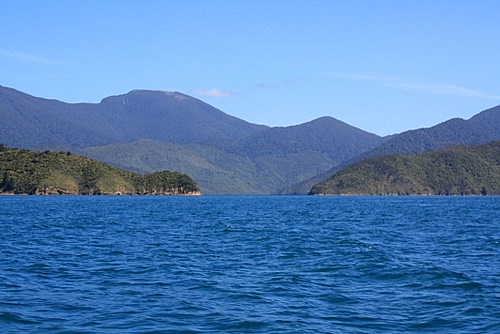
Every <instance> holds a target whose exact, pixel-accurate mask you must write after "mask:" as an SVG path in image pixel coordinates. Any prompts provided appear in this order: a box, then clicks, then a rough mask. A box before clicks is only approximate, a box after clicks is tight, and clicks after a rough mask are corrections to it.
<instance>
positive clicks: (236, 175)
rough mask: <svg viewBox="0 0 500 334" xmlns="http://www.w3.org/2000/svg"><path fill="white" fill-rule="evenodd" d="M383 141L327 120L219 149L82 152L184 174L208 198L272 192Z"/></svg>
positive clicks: (155, 146)
mask: <svg viewBox="0 0 500 334" xmlns="http://www.w3.org/2000/svg"><path fill="white" fill-rule="evenodd" d="M382 141H383V139H382V138H380V137H378V136H376V135H374V134H370V133H367V132H365V131H362V130H359V129H357V128H354V127H352V126H350V125H347V124H345V123H343V122H340V121H338V120H335V119H334V118H331V117H323V118H320V119H317V120H314V121H311V122H308V123H305V124H302V125H298V126H291V127H283V128H268V129H265V130H263V131H260V132H258V133H256V134H253V135H250V136H247V137H244V138H242V139H240V140H235V141H233V142H228V141H225V142H223V143H219V144H218V145H214V144H213V143H211V144H210V145H204V144H200V143H190V144H182V143H181V144H176V143H166V142H160V141H156V140H149V139H142V140H139V141H136V142H132V143H115V144H110V145H105V146H98V147H88V148H85V149H83V150H80V151H78V153H81V154H84V155H86V156H89V157H92V158H94V159H97V160H101V161H105V162H107V163H110V164H112V165H115V166H119V167H121V168H125V169H127V170H132V171H137V172H151V171H154V170H157V169H159V168H164V169H169V170H181V171H183V172H185V173H187V174H189V175H191V176H192V177H193V178H194V179H195V180H196V183H197V184H198V185H199V186H200V188H201V189H202V190H203V192H204V193H208V194H272V193H277V192H279V191H280V190H282V189H286V188H288V187H290V186H292V185H293V184H295V183H297V182H300V181H303V180H306V179H308V178H310V177H312V176H314V175H316V174H318V173H321V172H324V171H326V170H328V169H330V167H331V166H332V165H336V164H338V163H340V162H341V161H342V160H343V159H348V158H351V157H353V156H355V155H357V154H359V153H360V152H363V151H366V150H368V149H370V148H372V147H375V146H376V145H378V144H379V143H381V142H382ZM309 189H310V188H309ZM309 189H308V190H309Z"/></svg>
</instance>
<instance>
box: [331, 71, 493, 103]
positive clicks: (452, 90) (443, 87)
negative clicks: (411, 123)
mask: <svg viewBox="0 0 500 334" xmlns="http://www.w3.org/2000/svg"><path fill="white" fill-rule="evenodd" d="M329 76H330V77H334V78H341V79H346V80H356V81H371V82H374V83H376V84H379V85H383V86H387V87H393V88H398V89H404V90H408V91H414V92H424V93H430V94H439V95H455V96H466V97H480V98H486V99H494V100H500V95H494V94H489V93H485V92H481V91H477V90H474V89H470V88H466V87H462V86H457V85H453V84H445V83H418V82H412V81H408V80H405V79H402V78H398V77H387V76H377V75H371V74H353V73H330V74H329Z"/></svg>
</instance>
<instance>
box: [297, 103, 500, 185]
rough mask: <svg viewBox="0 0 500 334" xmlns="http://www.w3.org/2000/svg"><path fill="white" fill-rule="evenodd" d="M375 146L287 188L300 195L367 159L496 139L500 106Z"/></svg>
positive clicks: (410, 132)
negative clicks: (342, 170)
mask: <svg viewBox="0 0 500 334" xmlns="http://www.w3.org/2000/svg"><path fill="white" fill-rule="evenodd" d="M385 139H386V140H385V141H384V142H383V143H382V144H381V145H379V146H377V147H375V148H373V149H371V150H367V151H365V152H363V153H361V154H360V155H358V156H356V157H354V158H352V159H348V160H345V161H343V162H342V163H341V164H338V165H335V166H333V167H332V168H331V169H330V170H329V171H328V172H326V173H323V174H322V175H317V176H315V177H313V178H311V179H309V180H306V181H304V182H302V183H299V184H297V185H295V186H294V187H293V188H291V189H288V190H287V193H300V192H303V191H304V190H306V189H311V187H312V186H314V185H315V184H317V183H320V182H322V181H324V180H326V179H327V178H329V177H331V176H332V175H333V174H335V173H336V172H338V171H339V170H341V169H343V168H345V167H347V166H349V165H351V164H353V163H356V162H358V161H361V160H363V159H366V158H369V157H375V156H380V155H385V154H415V153H422V152H428V151H432V150H437V149H440V148H443V147H447V146H453V145H477V144H483V143H487V142H491V141H495V140H500V106H496V107H493V108H490V109H487V110H484V111H482V112H480V113H478V114H476V115H475V116H473V117H471V118H470V119H468V120H463V119H460V118H453V119H450V120H448V121H446V122H443V123H441V124H438V125H435V126H433V127H430V128H422V129H417V130H409V131H406V132H402V133H400V134H396V135H392V136H389V137H386V138H385Z"/></svg>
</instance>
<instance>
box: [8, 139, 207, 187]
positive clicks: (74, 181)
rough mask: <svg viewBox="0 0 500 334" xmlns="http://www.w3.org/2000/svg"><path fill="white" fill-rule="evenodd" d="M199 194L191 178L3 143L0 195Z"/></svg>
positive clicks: (174, 173) (67, 153)
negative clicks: (31, 149) (129, 168)
mask: <svg viewBox="0 0 500 334" xmlns="http://www.w3.org/2000/svg"><path fill="white" fill-rule="evenodd" d="M1 193H11V194H73V195H103V194H113V195H116V194H120V195H123V194H129V195H132V194H138V195H145V194H153V195H198V194H199V193H200V192H199V189H198V187H197V186H196V184H195V182H194V181H193V180H192V179H191V178H190V177H189V176H187V175H185V174H180V173H177V172H168V171H163V172H156V173H151V174H145V175H143V174H135V173H131V172H128V171H125V170H121V169H118V168H116V167H112V166H109V165H107V164H105V163H102V162H98V161H94V160H90V159H88V158H85V157H81V156H76V155H74V154H71V153H70V152H49V151H45V152H34V151H29V150H20V149H10V148H6V147H5V146H4V145H2V144H0V194H1Z"/></svg>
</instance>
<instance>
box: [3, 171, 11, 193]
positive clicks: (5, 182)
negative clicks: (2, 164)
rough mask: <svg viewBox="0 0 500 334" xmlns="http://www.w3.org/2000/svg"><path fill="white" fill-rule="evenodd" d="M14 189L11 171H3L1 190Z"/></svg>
mask: <svg viewBox="0 0 500 334" xmlns="http://www.w3.org/2000/svg"><path fill="white" fill-rule="evenodd" d="M13 189H14V180H13V179H12V178H11V177H10V175H9V172H8V171H5V172H4V173H3V178H2V182H0V190H2V191H11V190H13Z"/></svg>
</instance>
